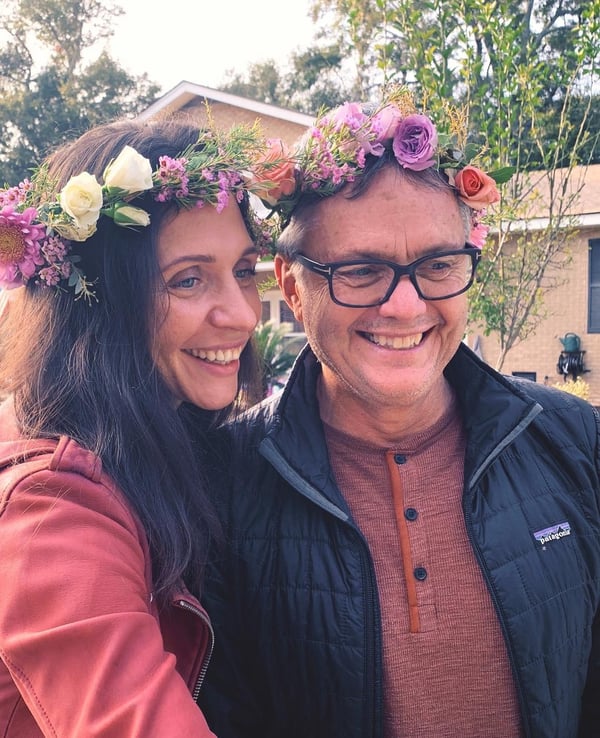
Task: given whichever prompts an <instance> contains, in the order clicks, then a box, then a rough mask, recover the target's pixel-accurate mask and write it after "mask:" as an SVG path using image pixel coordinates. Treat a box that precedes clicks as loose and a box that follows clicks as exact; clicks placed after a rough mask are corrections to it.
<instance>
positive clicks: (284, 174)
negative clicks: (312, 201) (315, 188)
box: [252, 138, 296, 206]
mask: <svg viewBox="0 0 600 738" xmlns="http://www.w3.org/2000/svg"><path fill="white" fill-rule="evenodd" d="M252 185H253V186H252V191H253V192H255V193H256V194H257V195H258V197H260V199H261V200H264V201H265V202H266V203H268V204H269V205H271V206H273V205H276V204H277V201H278V200H280V199H281V198H282V197H283V196H284V195H291V194H292V192H293V191H294V190H295V189H296V178H295V176H294V160H293V159H292V158H291V157H290V155H289V153H288V151H287V149H286V147H285V144H284V143H283V141H282V140H281V139H279V138H271V139H269V140H268V141H267V150H266V152H265V153H264V155H263V157H262V158H261V159H259V161H258V162H257V164H256V166H255V167H254V171H253V177H252Z"/></svg>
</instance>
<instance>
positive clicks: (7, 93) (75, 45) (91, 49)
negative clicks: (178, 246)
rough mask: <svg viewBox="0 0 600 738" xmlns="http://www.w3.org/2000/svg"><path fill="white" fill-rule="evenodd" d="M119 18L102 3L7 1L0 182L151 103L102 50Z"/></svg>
mask: <svg viewBox="0 0 600 738" xmlns="http://www.w3.org/2000/svg"><path fill="white" fill-rule="evenodd" d="M120 13H122V11H121V10H120V9H119V8H116V7H114V6H111V5H107V4H105V3H103V2H100V0H5V2H4V4H3V7H2V10H0V94H1V101H0V183H2V184H3V183H11V184H14V183H16V182H18V181H19V180H21V179H23V178H24V177H25V176H26V175H27V172H28V171H29V170H30V169H32V168H33V167H35V166H37V165H38V164H39V163H40V161H41V160H42V159H43V158H44V156H45V155H46V154H47V153H48V152H49V151H50V150H52V149H53V148H54V147H56V146H57V145H59V144H61V143H63V142H64V141H67V140H70V139H72V138H75V137H77V136H79V135H80V134H81V133H83V132H84V131H85V130H87V129H88V128H90V127H91V126H94V125H97V124H99V123H102V122H106V121H108V120H112V119H114V118H117V117H122V116H124V115H125V116H127V115H134V114H135V113H137V112H139V111H140V110H142V109H144V108H145V107H147V105H148V104H149V103H150V102H151V101H152V100H153V99H154V98H155V97H156V94H157V93H158V89H159V88H158V86H156V85H154V84H153V83H151V82H150V81H149V80H148V78H147V76H146V75H142V76H141V77H133V76H131V75H129V74H128V73H127V72H126V71H125V70H124V69H123V68H122V67H121V66H120V65H119V64H118V63H117V62H116V61H114V60H113V59H112V58H111V57H110V56H109V54H108V53H107V52H106V51H105V50H104V49H103V48H102V43H103V42H104V41H106V39H108V38H109V37H110V36H111V34H112V26H113V24H114V17H115V16H118V15H119V14H120Z"/></svg>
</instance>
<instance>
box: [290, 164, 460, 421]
mask: <svg viewBox="0 0 600 738" xmlns="http://www.w3.org/2000/svg"><path fill="white" fill-rule="evenodd" d="M317 207H318V212H317V220H318V222H317V224H316V226H315V227H314V228H312V230H311V231H310V232H309V234H308V236H307V238H306V239H305V241H304V244H303V246H302V253H304V255H305V256H307V257H309V258H311V259H313V260H315V261H319V262H333V261H345V260H350V259H363V258H373V257H376V258H380V259H387V260H389V261H394V262H396V263H398V264H404V265H405V264H409V263H410V262H412V261H414V260H415V259H418V258H419V257H421V256H424V255H427V254H430V253H434V252H439V251H445V250H451V249H459V248H462V247H463V246H464V243H465V226H464V221H463V220H462V218H461V214H460V210H459V207H458V203H457V200H456V198H455V197H454V195H453V194H452V193H451V192H449V191H446V190H440V191H437V190H432V189H429V188H423V187H422V186H419V187H416V186H415V185H414V184H413V183H411V182H409V181H408V180H406V179H405V178H403V177H402V176H399V175H398V174H397V173H396V171H395V170H394V169H393V168H391V167H386V168H385V169H384V170H382V172H380V173H379V174H378V175H376V179H375V180H374V181H373V182H372V184H371V186H370V187H369V189H368V190H367V191H366V192H365V193H364V194H363V195H361V196H360V197H358V198H357V199H355V200H348V199H346V198H345V197H344V196H343V195H336V196H334V197H330V198H328V199H326V200H324V201H323V202H322V203H321V204H319V205H318V206H317ZM276 273H277V275H278V279H279V283H280V286H281V288H282V291H283V293H284V296H285V297H286V300H287V302H288V304H289V305H290V307H291V308H292V310H293V311H294V315H295V316H296V318H297V319H298V320H299V321H301V322H302V323H303V324H304V329H305V331H306V335H307V338H308V341H309V343H310V345H311V346H312V348H313V350H314V352H315V354H316V356H317V357H318V359H319V360H320V361H321V363H322V365H323V389H324V390H325V395H326V397H327V398H329V401H330V402H335V404H336V407H337V409H338V411H339V410H341V409H343V407H344V406H345V407H346V409H347V410H351V409H352V408H353V407H360V408H362V409H363V410H367V411H368V412H369V413H371V414H373V413H374V412H376V413H380V412H386V413H387V412H388V411H393V410H394V409H401V408H412V409H414V410H417V411H418V412H420V413H421V412H427V410H428V408H432V409H433V408H436V412H435V413H434V417H435V418H437V417H439V413H440V407H439V405H440V403H443V400H444V398H445V397H447V388H446V384H445V380H444V378H443V375H442V372H443V370H444V367H445V366H446V364H447V363H448V362H449V361H450V359H451V357H452V356H453V354H454V353H455V351H456V349H457V347H458V345H459V343H460V341H461V339H462V337H463V334H464V331H465V326H466V321H467V298H466V295H465V294H462V295H458V296H456V297H452V298H450V299H446V300H439V301H434V302H431V301H425V300H422V299H421V298H419V296H418V295H417V293H416V291H415V289H414V287H413V285H412V284H411V282H410V281H409V279H408V277H406V276H405V277H402V279H401V280H400V282H399V283H398V285H397V287H396V289H395V290H394V292H393V293H392V296H391V297H390V299H389V300H388V301H387V302H386V303H384V304H383V305H379V306H377V307H370V308H349V307H342V306H340V305H337V304H335V303H334V302H333V301H332V300H331V298H330V296H329V290H328V285H327V280H326V279H324V278H323V277H321V276H320V275H318V274H314V273H313V272H310V271H308V270H307V269H306V268H305V267H303V266H301V265H300V264H298V263H297V262H295V263H293V264H286V263H285V262H284V261H283V260H282V259H281V258H279V257H278V258H277V260H276Z"/></svg>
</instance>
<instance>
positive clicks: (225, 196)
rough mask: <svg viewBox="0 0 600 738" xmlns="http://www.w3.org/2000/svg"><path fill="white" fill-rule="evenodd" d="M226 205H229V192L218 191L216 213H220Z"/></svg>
mask: <svg viewBox="0 0 600 738" xmlns="http://www.w3.org/2000/svg"><path fill="white" fill-rule="evenodd" d="M228 204H229V192H228V191H227V190H220V192H219V194H218V195H217V205H216V209H217V213H222V212H223V210H224V209H225V208H226V207H227V205H228Z"/></svg>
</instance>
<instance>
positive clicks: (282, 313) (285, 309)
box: [279, 300, 304, 333]
mask: <svg viewBox="0 0 600 738" xmlns="http://www.w3.org/2000/svg"><path fill="white" fill-rule="evenodd" d="M279 322H280V323H291V325H292V328H291V330H290V333H302V332H303V331H304V328H303V326H302V323H298V321H297V320H296V318H295V317H294V313H293V312H292V311H291V310H290V308H289V306H288V304H287V302H285V300H280V301H279Z"/></svg>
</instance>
